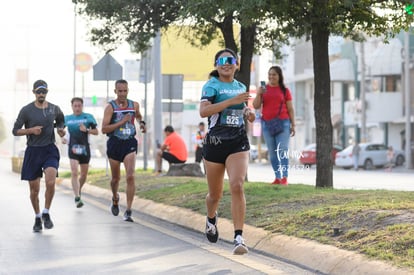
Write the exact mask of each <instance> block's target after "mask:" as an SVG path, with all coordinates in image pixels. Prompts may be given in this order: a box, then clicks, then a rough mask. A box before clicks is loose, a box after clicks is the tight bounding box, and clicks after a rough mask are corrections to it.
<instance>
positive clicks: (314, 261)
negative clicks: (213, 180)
mask: <svg viewBox="0 0 414 275" xmlns="http://www.w3.org/2000/svg"><path fill="white" fill-rule="evenodd" d="M59 185H62V186H64V187H65V188H69V189H72V186H71V183H70V180H67V179H64V180H62V181H61V182H60V183H59ZM82 193H84V194H88V195H90V196H92V197H99V198H101V199H105V200H108V204H109V202H110V201H111V199H112V192H111V191H110V190H107V189H104V188H100V187H96V186H93V185H90V184H87V183H86V184H85V185H84V186H83V188H82ZM119 196H120V198H121V202H125V201H126V195H125V192H121V193H119ZM121 205H122V204H121ZM132 208H133V210H134V211H137V212H142V213H144V214H147V215H150V216H153V217H156V218H159V219H162V220H166V221H169V222H170V221H171V220H173V221H175V223H176V224H178V225H180V226H183V227H186V228H189V229H192V230H195V231H199V232H204V229H205V228H204V225H205V219H206V218H205V216H203V215H200V214H198V213H195V212H193V211H191V210H188V209H184V208H180V207H176V206H171V205H165V204H162V203H156V202H153V201H151V200H147V199H142V198H139V197H137V196H135V199H134V202H133V204H132ZM219 228H220V239H222V240H225V241H228V242H230V243H232V242H233V234H234V232H233V223H232V222H231V221H230V220H227V219H224V218H220V217H219ZM243 233H244V234H243V236H244V237H245V241H246V243H247V245H248V247H249V248H252V249H254V250H257V251H261V252H264V253H266V254H269V255H276V256H278V257H280V258H284V259H287V260H288V261H291V262H293V263H297V264H300V265H302V266H305V267H307V268H309V269H313V270H315V271H317V272H322V273H325V274H338V275H339V274H341V275H342V274H372V275H374V274H401V275H403V274H414V273H413V272H411V271H409V270H406V269H400V268H398V267H395V266H392V265H390V264H388V263H385V262H381V261H377V260H371V259H368V257H366V256H364V255H362V254H358V253H356V252H352V251H347V250H342V249H339V248H337V247H334V246H330V245H324V244H320V243H318V242H315V241H311V240H306V239H301V238H296V237H290V236H285V235H281V234H274V233H271V232H268V231H265V230H263V229H261V228H256V227H254V226H251V225H247V224H245V226H244V230H243Z"/></svg>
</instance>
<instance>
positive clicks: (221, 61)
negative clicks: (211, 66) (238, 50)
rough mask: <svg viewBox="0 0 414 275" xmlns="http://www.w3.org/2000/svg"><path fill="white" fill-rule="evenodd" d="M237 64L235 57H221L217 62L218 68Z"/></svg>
mask: <svg viewBox="0 0 414 275" xmlns="http://www.w3.org/2000/svg"><path fill="white" fill-rule="evenodd" d="M236 63H237V59H236V58H234V57H233V56H223V57H219V58H217V60H216V66H224V65H226V64H228V65H235V64H236Z"/></svg>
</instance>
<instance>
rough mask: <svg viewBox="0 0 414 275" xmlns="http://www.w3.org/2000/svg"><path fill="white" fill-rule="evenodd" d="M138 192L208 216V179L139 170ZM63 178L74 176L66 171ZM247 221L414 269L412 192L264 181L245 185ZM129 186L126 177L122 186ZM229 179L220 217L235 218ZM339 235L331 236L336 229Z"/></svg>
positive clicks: (97, 176) (104, 182)
mask: <svg viewBox="0 0 414 275" xmlns="http://www.w3.org/2000/svg"><path fill="white" fill-rule="evenodd" d="M136 175H137V177H136V186H137V192H136V194H137V196H139V197H141V198H145V199H149V200H153V201H155V202H160V203H164V204H168V205H174V206H179V207H184V208H188V209H191V210H193V211H195V212H198V213H200V214H203V215H205V213H206V209H205V196H206V193H207V184H206V180H205V179H204V178H192V177H165V176H164V177H155V176H153V175H152V173H151V172H148V171H143V170H137V173H136ZM62 176H63V177H70V174H69V173H64V174H63V175H62ZM88 183H89V184H93V185H96V186H99V187H102V188H107V189H109V188H110V186H109V177H108V176H106V175H105V171H104V170H91V171H90V173H89V175H88ZM244 189H245V195H246V202H247V212H246V223H247V224H250V225H253V226H256V227H260V228H263V229H265V230H268V231H270V232H274V233H281V234H285V235H290V236H296V237H300V238H306V239H311V240H315V241H318V242H320V243H324V244H329V245H334V246H336V247H339V248H341V249H347V250H351V251H357V252H359V253H363V254H365V255H367V256H369V257H371V258H373V259H377V260H382V261H387V262H390V263H392V264H394V265H396V266H400V267H406V268H411V269H412V270H414V227H413V223H414V210H413V209H414V201H413V197H414V196H413V195H414V193H413V192H406V191H385V190H367V191H364V190H335V189H323V188H315V187H313V186H309V185H303V184H290V185H289V186H274V185H269V184H267V183H262V182H246V183H245V185H244ZM124 190H125V177H123V178H122V180H121V183H120V191H124ZM230 200H231V196H230V193H229V187H228V184H227V182H225V186H224V194H223V198H222V200H221V202H220V206H219V211H220V216H221V217H224V218H228V219H231V214H230V203H231V201H230ZM335 227H337V228H339V229H340V234H339V235H338V236H333V228H335Z"/></svg>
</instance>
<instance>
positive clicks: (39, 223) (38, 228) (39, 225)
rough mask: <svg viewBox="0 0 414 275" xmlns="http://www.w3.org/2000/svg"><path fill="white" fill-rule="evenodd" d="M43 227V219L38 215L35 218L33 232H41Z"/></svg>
mask: <svg viewBox="0 0 414 275" xmlns="http://www.w3.org/2000/svg"><path fill="white" fill-rule="evenodd" d="M42 229H43V227H42V219H41V218H38V217H36V219H35V224H34V225H33V232H40V231H42Z"/></svg>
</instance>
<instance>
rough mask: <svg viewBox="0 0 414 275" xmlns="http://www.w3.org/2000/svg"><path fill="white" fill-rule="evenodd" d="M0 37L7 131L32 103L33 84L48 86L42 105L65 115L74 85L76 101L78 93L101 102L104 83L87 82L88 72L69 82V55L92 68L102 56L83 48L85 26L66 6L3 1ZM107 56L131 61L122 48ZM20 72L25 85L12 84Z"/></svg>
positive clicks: (0, 108)
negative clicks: (83, 58)
mask: <svg viewBox="0 0 414 275" xmlns="http://www.w3.org/2000/svg"><path fill="white" fill-rule="evenodd" d="M5 7H7V8H5ZM75 18H76V50H75V42H74V41H75ZM0 36H1V37H2V43H1V44H0V47H1V51H0V60H1V61H2V65H3V66H2V67H1V68H0V70H1V77H0V90H1V91H2V93H3V96H6V95H7V97H8V99H5V98H4V97H3V100H0V114H1V115H2V116H3V117H4V118H5V119H6V124H7V125H6V127H8V129H11V128H12V126H13V123H14V120H15V119H16V117H17V113H18V111H19V110H20V108H21V107H22V106H23V105H25V104H27V103H29V102H30V101H32V100H34V95H33V94H32V91H31V90H32V85H33V82H34V81H36V80H37V79H43V80H45V81H46V82H47V83H48V86H49V91H50V92H49V94H48V97H47V99H48V101H50V102H52V103H55V104H58V105H59V106H61V108H62V110H63V111H64V112H66V113H68V112H70V111H71V108H70V99H71V98H72V97H73V93H74V89H73V86H74V85H73V83H74V82H75V83H76V89H75V95H76V96H82V93H84V95H85V96H87V97H88V96H98V97H105V96H106V94H107V92H108V91H107V83H106V81H99V82H97V81H93V71H92V69H91V70H90V71H88V72H85V73H81V72H76V73H75V77H74V69H73V60H74V56H75V53H81V52H85V53H88V54H89V55H91V56H92V60H93V64H95V63H96V62H97V61H98V60H99V59H100V58H101V57H102V56H103V55H104V54H105V52H104V51H103V50H102V49H100V48H98V47H94V46H93V45H92V43H90V42H89V40H88V35H87V28H86V23H85V20H84V19H83V18H81V17H80V16H76V17H75V13H74V4H73V3H72V2H71V1H70V0H38V1H33V0H13V1H7V6H6V5H5V6H3V8H2V9H0ZM111 55H112V56H113V57H114V58H115V59H116V60H117V61H118V62H119V63H120V64H122V63H123V60H124V59H131V58H136V56H135V55H134V54H132V53H130V51H129V47H127V45H123V46H121V47H120V48H119V49H117V50H116V51H114V52H112V53H111ZM22 70H23V71H27V72H28V77H27V81H24V79H23V81H20V82H16V76H17V75H18V74H17V71H22ZM74 78H75V81H74ZM82 80H83V81H82ZM112 85H113V84H112V83H111V86H110V93H111V95H112V91H113V87H112ZM10 132H11V131H10ZM8 143H9V142H8Z"/></svg>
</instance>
